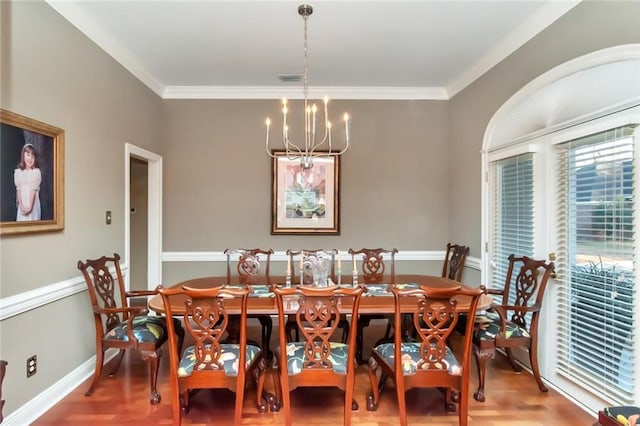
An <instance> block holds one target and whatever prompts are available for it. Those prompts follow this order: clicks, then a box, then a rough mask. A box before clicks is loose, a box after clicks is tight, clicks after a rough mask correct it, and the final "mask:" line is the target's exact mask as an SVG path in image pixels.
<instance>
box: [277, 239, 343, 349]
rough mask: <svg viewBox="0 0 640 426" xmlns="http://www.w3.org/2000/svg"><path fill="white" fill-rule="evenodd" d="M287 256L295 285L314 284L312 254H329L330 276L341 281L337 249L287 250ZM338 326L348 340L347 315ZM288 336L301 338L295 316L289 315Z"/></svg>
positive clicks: (335, 280) (334, 280)
mask: <svg viewBox="0 0 640 426" xmlns="http://www.w3.org/2000/svg"><path fill="white" fill-rule="evenodd" d="M286 254H287V256H288V257H289V264H290V265H291V271H290V272H291V283H292V284H294V285H297V284H302V285H312V284H313V281H314V278H313V273H312V271H311V268H310V265H309V262H308V259H309V257H310V256H318V255H320V256H327V257H329V258H330V259H331V267H330V268H329V277H330V278H331V280H332V281H333V282H334V283H337V282H338V281H339V279H338V276H337V275H336V256H337V255H338V250H337V249H331V250H324V249H302V250H297V251H296V250H287V252H286ZM338 327H339V328H340V329H341V330H342V341H343V343H344V342H346V338H347V334H348V330H349V323H348V322H347V319H346V318H345V317H342V318H340V320H339V322H338ZM286 329H287V336H289V341H297V340H299V339H300V335H299V333H298V326H297V325H296V321H295V318H294V317H293V316H290V317H289V320H288V321H287V325H286Z"/></svg>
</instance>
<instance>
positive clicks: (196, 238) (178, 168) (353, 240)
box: [163, 100, 449, 251]
mask: <svg viewBox="0 0 640 426" xmlns="http://www.w3.org/2000/svg"><path fill="white" fill-rule="evenodd" d="M278 104H279V102H278V101H276V100H271V101H269V100H261V101H251V100H238V101H193V100H186V101H165V108H164V118H165V119H164V120H163V122H164V125H165V127H164V129H163V130H164V140H163V141H164V145H163V153H164V158H165V164H164V197H165V205H164V211H163V213H164V232H165V234H164V250H165V251H222V250H224V249H225V248H226V247H234V246H263V247H272V248H273V249H275V250H283V249H286V248H289V247H303V246H304V247H308V248H311V246H313V247H325V248H330V247H338V248H345V249H346V248H348V247H356V246H358V248H359V247H360V246H371V245H375V246H376V247H378V246H396V247H397V248H398V249H400V250H403V249H404V250H428V249H432V250H442V249H443V248H444V246H445V245H446V243H447V229H448V215H447V212H448V209H449V207H448V194H447V184H446V179H445V176H446V175H447V172H448V169H447V167H448V151H449V149H448V144H447V133H446V129H447V126H446V117H447V116H446V113H447V110H446V108H447V105H446V102H443V101H377V102H376V101H335V102H334V103H333V105H332V108H333V109H334V111H335V114H336V115H337V114H339V113H340V112H342V111H345V110H347V111H349V114H350V115H351V116H352V117H353V125H352V128H351V140H352V145H351V147H350V149H349V151H347V152H346V153H345V154H344V155H343V156H342V157H341V179H342V182H341V188H340V189H341V204H342V208H341V235H339V236H282V235H278V236H272V235H270V229H271V164H272V163H271V158H270V157H269V156H268V155H267V154H266V152H265V146H264V124H263V123H264V120H265V117H266V116H267V115H268V114H269V115H271V116H272V117H273V116H274V115H275V114H277V112H278ZM298 106H299V105H297V104H296V103H295V102H292V105H291V106H290V109H291V110H295V109H296V107H298ZM297 124H298V123H297V122H296V121H295V119H294V120H290V126H291V127H294V126H296V125H297ZM300 125H301V124H298V128H300ZM274 130H275V131H273V134H272V138H273V139H276V140H277V139H278V137H277V136H278V133H279V129H278V128H276V129H274ZM292 131H294V130H292ZM339 135H340V133H339V132H337V131H336V132H335V136H334V137H335V138H337V137H338V136H339Z"/></svg>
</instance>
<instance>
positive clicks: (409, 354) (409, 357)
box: [374, 342, 462, 376]
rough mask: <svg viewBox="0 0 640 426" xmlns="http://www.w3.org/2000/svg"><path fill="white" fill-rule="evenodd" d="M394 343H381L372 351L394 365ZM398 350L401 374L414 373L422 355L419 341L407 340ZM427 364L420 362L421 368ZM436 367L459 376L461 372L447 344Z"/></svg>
mask: <svg viewBox="0 0 640 426" xmlns="http://www.w3.org/2000/svg"><path fill="white" fill-rule="evenodd" d="M394 346H395V344H394V343H383V344H381V345H378V346H376V347H375V348H374V351H376V352H377V353H378V355H380V356H381V357H382V358H383V359H385V360H386V361H387V362H388V363H389V365H394V359H395V355H394ZM400 352H401V353H402V374H403V375H405V376H409V375H413V374H416V371H418V363H419V362H420V361H422V355H421V353H420V343H415V342H407V343H402V344H401V345H400ZM426 367H427V364H422V368H426ZM436 367H439V368H440V369H442V370H447V371H448V372H449V374H452V375H456V376H459V375H460V374H462V370H461V369H460V365H459V364H458V360H457V359H456V357H455V355H454V354H453V352H452V351H451V348H449V347H448V346H447V352H446V354H445V356H444V358H443V359H442V361H441V362H439V363H436Z"/></svg>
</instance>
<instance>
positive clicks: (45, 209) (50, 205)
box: [0, 109, 64, 235]
mask: <svg viewBox="0 0 640 426" xmlns="http://www.w3.org/2000/svg"><path fill="white" fill-rule="evenodd" d="M25 159H27V160H25ZM0 194H2V196H1V199H0V234H2V235H7V234H27V233H35V232H49V231H60V230H63V229H64V130H62V129H60V128H58V127H55V126H52V125H50V124H47V123H43V122H41V121H38V120H34V119H32V118H29V117H25V116H23V115H20V114H16V113H14V112H11V111H7V110H4V109H0Z"/></svg>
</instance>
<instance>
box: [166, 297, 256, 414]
mask: <svg viewBox="0 0 640 426" xmlns="http://www.w3.org/2000/svg"><path fill="white" fill-rule="evenodd" d="M251 291H252V290H251V289H250V288H249V287H226V286H218V287H212V288H208V289H195V288H189V287H185V286H182V287H172V288H162V287H159V288H158V292H159V293H160V295H161V296H162V301H163V304H164V308H165V312H166V314H167V316H168V317H171V316H173V315H174V312H173V308H172V300H171V299H172V298H176V297H179V298H181V299H183V300H184V314H183V315H182V320H183V322H184V324H185V329H186V330H187V335H188V337H189V341H193V342H194V344H193V345H191V346H188V347H187V348H185V350H184V352H183V353H179V352H178V350H177V345H176V344H175V342H174V339H175V335H174V334H173V333H172V332H173V327H172V325H171V324H169V332H170V334H169V340H170V343H171V344H170V348H171V352H170V357H171V362H170V381H171V395H172V409H173V423H174V424H176V425H179V424H181V422H182V413H183V412H184V413H188V411H189V402H190V401H189V398H190V396H191V391H193V390H195V389H219V388H222V389H229V390H231V391H233V392H235V394H236V400H235V409H234V422H233V424H234V425H240V423H241V418H242V406H243V402H244V393H245V387H246V386H245V384H246V379H247V377H249V378H251V377H253V372H254V371H255V370H256V369H259V371H258V372H257V377H258V381H257V392H256V395H257V397H256V403H257V408H258V412H260V413H264V412H266V410H267V406H266V402H265V401H266V400H265V398H264V397H263V389H264V377H265V371H266V363H265V362H264V353H263V351H262V349H261V348H260V347H259V346H257V345H253V344H249V343H247V296H248V294H249V293H250V292H251ZM173 303H176V301H175V300H173ZM230 308H234V309H233V312H234V314H233V315H237V314H236V313H235V312H236V311H239V312H240V314H239V316H240V325H239V327H240V339H239V342H238V343H227V342H226V341H225V340H223V339H224V337H226V333H227V331H228V327H229V324H230V322H231V321H233V319H232V318H231V317H232V314H231V313H230V312H229V310H230Z"/></svg>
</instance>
